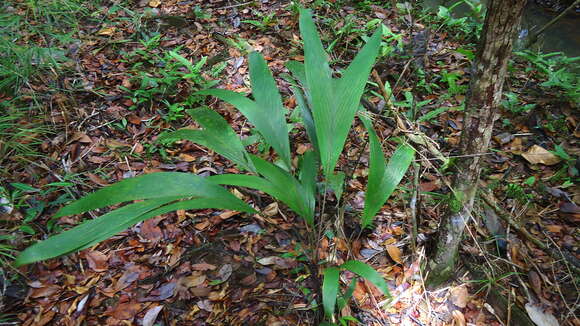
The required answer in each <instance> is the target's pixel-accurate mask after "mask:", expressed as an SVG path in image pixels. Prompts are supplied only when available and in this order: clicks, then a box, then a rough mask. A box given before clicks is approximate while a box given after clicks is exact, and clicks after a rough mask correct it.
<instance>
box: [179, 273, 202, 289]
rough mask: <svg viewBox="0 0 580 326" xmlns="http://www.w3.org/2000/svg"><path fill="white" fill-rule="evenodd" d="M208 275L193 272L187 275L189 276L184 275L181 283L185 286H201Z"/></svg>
mask: <svg viewBox="0 0 580 326" xmlns="http://www.w3.org/2000/svg"><path fill="white" fill-rule="evenodd" d="M205 279H206V276H205V275H203V274H201V275H199V274H193V275H191V276H187V277H183V278H182V279H181V284H183V285H184V286H186V287H188V288H191V287H196V286H200V285H202V284H203V282H205Z"/></svg>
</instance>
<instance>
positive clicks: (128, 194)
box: [55, 172, 248, 217]
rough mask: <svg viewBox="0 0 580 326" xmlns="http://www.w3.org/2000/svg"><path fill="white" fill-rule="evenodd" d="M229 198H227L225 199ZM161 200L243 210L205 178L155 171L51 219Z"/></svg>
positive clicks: (97, 193) (238, 202)
mask: <svg viewBox="0 0 580 326" xmlns="http://www.w3.org/2000/svg"><path fill="white" fill-rule="evenodd" d="M228 195H229V196H228ZM165 197H178V198H187V197H199V198H221V199H222V200H223V201H224V205H225V204H227V205H231V206H232V207H237V208H235V209H236V210H240V211H244V210H246V209H247V207H248V206H247V205H246V203H244V202H243V201H241V200H239V199H237V198H236V197H235V196H231V194H230V193H229V192H228V191H227V190H225V189H223V188H222V187H220V186H218V185H216V184H215V183H212V182H208V181H207V180H206V179H204V178H202V177H200V176H196V175H193V174H190V173H179V172H158V173H151V174H146V175H142V176H138V177H135V178H131V179H126V180H123V181H121V182H118V183H116V184H114V185H111V186H108V187H105V188H103V189H100V190H98V191H95V192H93V193H91V194H89V195H87V196H85V197H84V198H81V199H79V200H77V201H75V202H73V203H71V204H69V205H68V206H66V207H63V208H62V209H60V210H59V211H58V213H57V214H56V215H55V217H61V216H66V215H72V214H80V213H84V212H87V211H90V210H93V209H97V208H102V207H106V206H110V205H114V204H119V203H123V202H127V201H131V200H138V199H155V198H165Z"/></svg>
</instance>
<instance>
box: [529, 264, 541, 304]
mask: <svg viewBox="0 0 580 326" xmlns="http://www.w3.org/2000/svg"><path fill="white" fill-rule="evenodd" d="M528 278H529V280H530V284H531V285H532V289H534V292H536V294H537V295H538V297H540V298H541V297H543V295H542V280H541V279H540V275H538V273H536V272H535V271H533V270H531V271H530V272H529V273H528Z"/></svg>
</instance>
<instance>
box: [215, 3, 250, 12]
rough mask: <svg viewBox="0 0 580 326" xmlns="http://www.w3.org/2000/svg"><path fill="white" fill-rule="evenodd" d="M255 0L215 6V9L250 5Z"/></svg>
mask: <svg viewBox="0 0 580 326" xmlns="http://www.w3.org/2000/svg"><path fill="white" fill-rule="evenodd" d="M253 2H254V1H248V2H242V3H236V4H235V5H229V6H224V7H219V8H215V10H221V9H231V8H237V7H243V6H246V5H249V4H251V3H253Z"/></svg>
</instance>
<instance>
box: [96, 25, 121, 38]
mask: <svg viewBox="0 0 580 326" xmlns="http://www.w3.org/2000/svg"><path fill="white" fill-rule="evenodd" d="M115 30H116V28H115V27H113V26H111V27H105V28H102V29H101V30H100V31H98V32H97V34H98V35H105V36H110V35H113V33H115Z"/></svg>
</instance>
